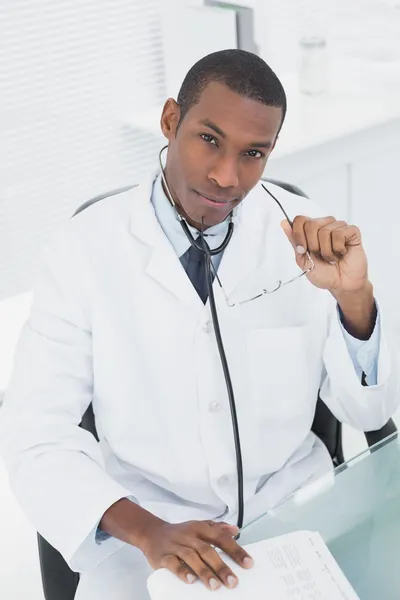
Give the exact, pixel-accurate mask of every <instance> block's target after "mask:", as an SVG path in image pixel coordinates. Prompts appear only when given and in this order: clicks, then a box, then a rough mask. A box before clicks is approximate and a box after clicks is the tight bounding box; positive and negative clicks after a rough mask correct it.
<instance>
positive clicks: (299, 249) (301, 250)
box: [296, 246, 306, 254]
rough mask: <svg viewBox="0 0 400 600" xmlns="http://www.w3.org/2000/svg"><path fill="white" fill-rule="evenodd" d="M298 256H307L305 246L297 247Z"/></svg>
mask: <svg viewBox="0 0 400 600" xmlns="http://www.w3.org/2000/svg"><path fill="white" fill-rule="evenodd" d="M296 252H297V254H305V252H306V249H305V248H304V247H303V246H296Z"/></svg>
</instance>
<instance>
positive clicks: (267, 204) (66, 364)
mask: <svg viewBox="0 0 400 600" xmlns="http://www.w3.org/2000/svg"><path fill="white" fill-rule="evenodd" d="M151 186H152V180H151V179H149V180H148V181H147V182H146V183H144V184H142V185H140V186H138V187H136V188H134V189H132V190H131V191H128V192H125V193H123V194H120V195H117V196H113V197H110V198H107V199H105V200H102V201H101V202H99V203H97V204H95V205H93V206H91V207H89V208H88V209H86V210H85V211H84V212H82V213H80V214H79V215H78V216H76V217H75V218H73V219H72V220H70V221H69V222H68V223H67V224H66V225H65V227H64V229H63V230H62V232H61V233H59V234H58V235H57V236H56V239H55V240H54V241H53V242H52V243H51V244H50V245H49V248H48V250H47V251H46V252H45V257H44V268H43V270H42V272H41V275H40V277H39V280H38V282H37V286H36V293H35V296H34V302H33V308H32V314H31V316H30V319H29V321H28V323H27V324H26V326H25V328H24V330H23V333H22V336H21V339H20V342H19V345H18V349H17V355H16V362H15V369H14V375H13V378H12V381H11V385H10V388H9V391H8V394H7V396H6V402H5V406H4V409H3V410H2V413H3V414H2V418H1V444H2V453H3V455H4V457H5V461H6V464H7V466H8V470H9V473H10V477H11V483H12V487H13V490H14V492H15V494H16V496H17V498H18V500H19V501H20V503H21V505H22V507H23V509H24V510H25V512H26V514H27V515H28V517H29V518H30V519H31V521H32V523H33V524H34V525H35V527H36V528H37V529H38V530H39V531H40V532H41V533H42V534H43V535H44V536H45V537H46V538H47V539H48V540H49V541H50V543H51V544H53V545H54V546H55V547H56V548H58V549H59V550H60V551H61V553H62V554H63V555H64V557H65V558H66V559H67V561H68V562H69V564H70V565H71V567H72V568H73V569H75V570H78V571H85V570H91V569H94V568H95V567H96V565H98V564H99V563H100V561H102V560H104V559H105V558H106V557H107V556H109V555H110V554H112V553H113V552H115V551H116V550H117V549H118V548H120V547H121V546H122V543H121V542H119V541H117V540H114V539H110V540H108V541H105V542H103V543H101V544H98V543H97V542H96V540H95V532H96V527H97V524H98V522H99V520H100V518H101V516H102V514H103V513H104V512H105V510H106V509H107V508H108V507H109V506H110V505H111V504H112V503H114V502H115V501H116V500H117V499H119V498H121V497H124V496H126V495H129V496H130V497H131V498H132V499H134V500H136V501H137V502H139V503H140V504H141V505H142V506H143V507H144V508H146V509H148V510H149V511H152V512H153V513H155V514H157V515H158V516H160V517H162V518H164V519H166V520H168V521H171V522H178V521H184V520H188V519H219V518H223V519H224V520H225V521H230V522H235V518H236V510H237V486H236V462H235V451H234V444H233V438H232V426H231V418H230V411H229V403H228V398H227V393H226V388H225V383H224V378H223V374H222V369H221V365H220V359H219V355H218V351H217V346H216V342H215V337H214V334H213V329H212V324H211V317H210V309H209V304H208V303H207V304H206V305H205V306H204V305H203V304H202V302H201V300H200V299H199V297H198V296H197V294H196V292H195V290H194V288H193V286H192V284H191V282H190V281H189V279H188V277H187V275H186V273H185V272H184V270H183V268H182V266H181V264H180V261H179V259H178V257H177V256H176V254H175V252H174V250H173V248H172V246H171V244H170V243H169V241H168V240H167V238H166V237H165V235H164V234H163V232H162V230H161V228H160V226H159V224H158V222H157V220H156V217H155V214H154V209H153V206H152V204H151V202H150V195H151ZM271 189H274V191H275V193H276V195H277V196H278V197H279V198H280V199H281V201H282V203H283V205H284V207H285V208H286V210H287V212H288V213H289V215H290V216H291V217H293V216H294V215H296V214H308V215H310V216H316V215H317V214H318V215H319V216H321V214H322V213H323V210H322V209H321V208H320V207H318V206H317V205H315V204H314V203H312V202H311V201H309V200H307V199H303V198H299V197H298V196H294V195H292V194H290V193H288V192H286V191H283V190H282V189H280V188H275V187H274V186H271ZM235 220H236V227H235V232H234V235H233V238H232V240H231V242H230V244H229V246H228V248H227V250H226V251H225V253H224V256H223V258H222V261H221V265H220V268H219V276H220V279H221V281H222V283H223V285H224V288H225V289H226V291H227V292H228V293H232V292H233V291H234V290H235V289H236V293H237V290H241V293H239V296H241V297H242V298H245V297H246V296H248V295H249V294H250V295H251V293H253V291H254V281H257V282H258V283H259V286H258V287H259V289H262V288H263V287H265V286H267V285H268V284H269V283H270V282H271V281H276V280H278V279H282V280H286V279H290V278H291V277H292V276H293V275H294V274H295V273H297V272H298V267H297V266H296V264H295V259H294V253H293V249H292V247H291V245H290V244H289V242H288V240H287V238H286V237H285V235H284V233H283V231H282V229H281V226H280V223H281V220H282V213H281V212H280V210H279V208H278V207H277V206H276V204H275V203H274V202H273V201H272V200H271V199H270V198H269V197H268V196H267V195H266V194H265V192H264V191H263V190H262V189H261V186H260V185H257V186H256V187H255V188H254V190H253V191H252V192H251V193H250V194H249V196H248V197H247V198H246V200H245V201H244V202H243V204H242V205H241V207H239V210H238V212H237V216H236V217H235ZM250 282H251V284H250ZM214 289H215V294H216V300H217V306H218V312H219V318H220V324H221V331H222V335H223V339H224V344H225V349H226V354H227V357H228V361H229V365H230V370H231V376H232V381H233V387H234V390H235V395H236V405H237V412H238V418H239V426H240V434H241V442H242V452H243V462H244V496H245V501H246V516H245V521H246V522H247V521H249V520H250V519H253V518H254V517H255V516H257V515H258V514H260V513H262V512H263V511H265V510H266V509H267V508H268V507H270V506H272V505H274V504H277V503H278V502H280V501H281V500H282V499H283V498H284V497H285V496H287V495H288V494H289V493H291V492H292V491H293V490H294V489H296V488H298V487H299V486H301V485H303V484H304V483H305V482H306V481H308V480H310V478H312V477H314V476H315V475H316V474H318V473H321V472H322V471H324V470H326V469H327V468H329V465H330V460H329V456H328V454H327V452H326V449H325V447H324V446H323V445H322V443H321V442H319V440H317V439H316V437H315V436H314V435H313V434H312V433H310V428H311V424H312V421H313V416H314V411H315V404H316V400H317V395H318V390H319V388H320V387H321V386H322V391H321V395H322V397H323V399H324V400H325V402H326V403H327V405H328V406H329V408H330V409H331V410H332V411H333V413H334V414H335V415H336V416H337V418H338V419H340V420H341V421H344V422H347V423H350V424H351V425H353V426H355V427H357V428H359V429H361V430H374V429H377V428H380V427H381V426H383V425H384V424H385V423H386V422H387V420H388V419H389V417H390V416H391V415H392V414H393V412H394V411H395V409H396V408H397V406H398V402H399V397H400V394H399V376H398V373H399V367H400V363H399V355H398V352H397V348H396V346H395V344H394V343H393V342H392V341H391V340H390V336H389V335H388V332H387V330H386V325H385V318H384V314H381V328H382V330H381V342H380V349H379V363H378V384H377V385H376V386H372V387H370V388H364V387H362V386H361V383H360V381H359V379H358V377H357V375H356V372H355V369H354V366H353V363H352V362H351V360H350V357H349V354H348V351H347V347H346V343H345V341H344V338H343V333H342V330H341V327H340V324H339V321H338V317H337V311H336V306H335V303H334V301H333V299H332V297H331V296H330V294H329V293H328V292H325V291H321V290H318V289H317V288H315V287H313V286H312V285H311V284H310V283H309V282H308V281H307V279H306V278H305V277H304V278H302V279H300V280H298V281H297V282H296V283H292V284H290V285H289V286H287V287H284V288H282V289H281V290H279V291H278V292H277V293H275V294H272V295H268V296H264V297H263V298H261V299H260V300H257V301H255V302H252V303H249V304H245V305H243V306H241V307H239V308H228V307H227V305H226V304H225V301H224V299H223V296H222V294H221V291H220V288H219V286H218V283H217V282H216V281H215V282H214ZM256 291H258V289H257V290H256ZM381 313H382V311H381ZM91 401H93V405H94V411H95V415H96V425H97V429H98V432H99V435H100V438H101V443H100V445H99V444H97V443H96V441H95V440H94V438H93V437H92V436H91V435H90V434H89V433H87V432H86V431H83V430H82V429H80V428H79V427H78V424H79V422H80V420H81V417H82V414H83V413H84V411H85V410H86V408H87V406H88V404H89V403H90V402H91Z"/></svg>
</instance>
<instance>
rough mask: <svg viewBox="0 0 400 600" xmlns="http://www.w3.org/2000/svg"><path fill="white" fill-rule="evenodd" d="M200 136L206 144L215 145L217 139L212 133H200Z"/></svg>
mask: <svg viewBox="0 0 400 600" xmlns="http://www.w3.org/2000/svg"><path fill="white" fill-rule="evenodd" d="M200 137H201V138H202V139H203V140H204V141H205V142H207V143H208V144H214V145H215V146H216V145H217V140H216V139H215V137H214V136H213V135H210V134H209V133H201V134H200Z"/></svg>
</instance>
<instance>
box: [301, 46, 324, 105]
mask: <svg viewBox="0 0 400 600" xmlns="http://www.w3.org/2000/svg"><path fill="white" fill-rule="evenodd" d="M299 45H300V65H299V88H300V92H301V93H303V94H308V95H310V96H316V95H318V94H322V93H323V92H325V91H326V90H327V88H328V75H329V74H328V70H329V62H328V51H327V44H326V40H325V39H324V38H322V37H318V36H313V37H303V38H301V40H300V42H299Z"/></svg>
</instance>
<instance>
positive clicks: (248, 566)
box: [243, 556, 254, 569]
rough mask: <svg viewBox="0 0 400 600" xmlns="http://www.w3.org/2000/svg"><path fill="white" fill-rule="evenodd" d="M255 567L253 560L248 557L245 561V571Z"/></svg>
mask: <svg viewBox="0 0 400 600" xmlns="http://www.w3.org/2000/svg"><path fill="white" fill-rule="evenodd" d="M253 565H254V561H253V559H252V558H249V557H248V556H246V558H244V559H243V566H244V568H245V569H250V567H252V566H253Z"/></svg>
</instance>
